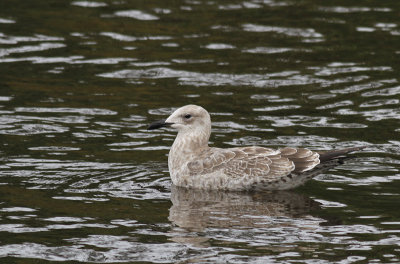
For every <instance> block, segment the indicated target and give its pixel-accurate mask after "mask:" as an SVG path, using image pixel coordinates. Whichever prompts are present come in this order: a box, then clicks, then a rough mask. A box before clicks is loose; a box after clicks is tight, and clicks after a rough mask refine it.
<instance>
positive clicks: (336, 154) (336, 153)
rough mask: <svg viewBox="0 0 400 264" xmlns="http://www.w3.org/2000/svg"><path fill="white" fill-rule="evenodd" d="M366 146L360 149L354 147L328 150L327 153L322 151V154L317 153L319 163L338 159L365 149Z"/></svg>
mask: <svg viewBox="0 0 400 264" xmlns="http://www.w3.org/2000/svg"><path fill="white" fill-rule="evenodd" d="M366 147H367V146H362V147H354V148H345V149H339V150H329V151H324V152H318V154H319V160H320V161H321V163H323V162H326V161H329V160H333V159H338V158H341V157H343V156H345V155H346V154H348V153H350V152H353V151H358V150H362V149H364V148H366Z"/></svg>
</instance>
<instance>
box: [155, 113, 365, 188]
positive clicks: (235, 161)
mask: <svg viewBox="0 0 400 264" xmlns="http://www.w3.org/2000/svg"><path fill="white" fill-rule="evenodd" d="M161 127H172V128H174V129H176V130H178V134H177V136H176V138H175V140H174V143H173V144H172V147H171V149H170V151H169V155H168V168H169V172H170V175H171V180H172V183H173V184H174V185H176V186H181V187H187V188H196V189H210V190H211V189H214V190H229V191H250V190H288V189H292V188H296V187H298V186H300V185H302V184H304V183H305V182H306V181H307V180H309V179H311V178H313V177H314V176H316V175H318V174H319V173H320V172H321V170H323V169H324V168H325V169H326V167H329V166H330V167H331V166H332V164H339V163H340V161H341V159H340V158H341V157H343V156H344V155H346V154H347V153H349V152H353V151H357V150H361V149H363V148H364V147H353V148H346V149H341V150H332V151H326V152H320V153H318V152H314V151H311V150H309V149H307V148H293V147H285V148H281V149H272V148H266V147H259V146H249V147H235V148H216V147H210V146H208V140H209V138H210V135H211V118H210V114H209V113H208V112H207V110H205V109H204V108H203V107H201V106H197V105H186V106H183V107H181V108H178V109H177V110H176V111H174V112H173V113H172V114H171V115H170V116H169V117H168V118H167V119H164V120H159V121H156V122H153V123H152V124H150V126H149V127H148V130H153V129H157V128H161Z"/></svg>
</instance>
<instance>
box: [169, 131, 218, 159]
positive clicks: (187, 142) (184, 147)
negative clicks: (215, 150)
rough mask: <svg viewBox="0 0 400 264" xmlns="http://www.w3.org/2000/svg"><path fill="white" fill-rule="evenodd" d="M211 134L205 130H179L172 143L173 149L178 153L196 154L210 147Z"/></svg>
mask: <svg viewBox="0 0 400 264" xmlns="http://www.w3.org/2000/svg"><path fill="white" fill-rule="evenodd" d="M209 138H210V134H209V133H206V132H203V131H192V132H190V133H184V132H183V133H182V132H179V133H178V135H177V136H176V138H175V141H174V143H173V144H172V147H171V151H173V152H176V153H179V154H178V155H185V154H186V155H190V154H196V153H198V152H200V151H203V150H204V149H206V148H208V140H209Z"/></svg>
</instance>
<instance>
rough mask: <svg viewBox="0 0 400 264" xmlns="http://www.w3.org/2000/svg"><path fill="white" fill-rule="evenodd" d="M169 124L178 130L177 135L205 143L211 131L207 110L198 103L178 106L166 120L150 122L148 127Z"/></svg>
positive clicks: (153, 127) (154, 127)
mask: <svg viewBox="0 0 400 264" xmlns="http://www.w3.org/2000/svg"><path fill="white" fill-rule="evenodd" d="M164 126H170V127H172V128H175V129H177V130H178V137H185V138H186V140H189V141H191V140H193V141H201V145H203V144H207V143H208V139H209V138H210V133H211V118H210V115H209V114H208V112H207V110H205V109H204V108H203V107H201V106H198V105H185V106H182V107H181V108H178V109H177V110H175V112H173V113H172V114H171V115H170V116H169V117H168V118H167V119H166V120H160V121H156V122H154V123H152V124H151V125H150V126H149V128H148V129H150V130H151V129H156V128H160V127H164ZM198 143H200V142H198Z"/></svg>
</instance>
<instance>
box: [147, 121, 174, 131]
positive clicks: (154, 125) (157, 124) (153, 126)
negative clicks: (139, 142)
mask: <svg viewBox="0 0 400 264" xmlns="http://www.w3.org/2000/svg"><path fill="white" fill-rule="evenodd" d="M172 124H173V123H166V122H165V119H162V120H158V121H155V122H153V123H151V124H150V125H149V127H148V128H147V130H153V129H157V128H160V127H167V126H170V125H172Z"/></svg>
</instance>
